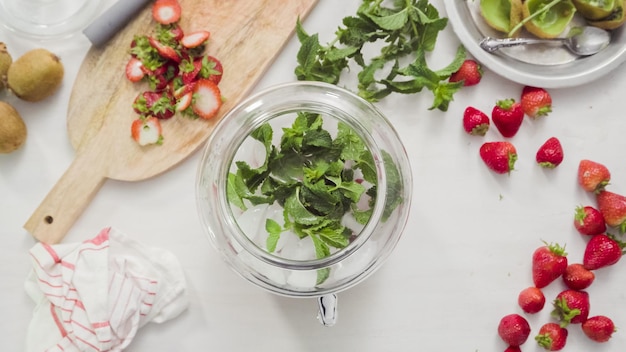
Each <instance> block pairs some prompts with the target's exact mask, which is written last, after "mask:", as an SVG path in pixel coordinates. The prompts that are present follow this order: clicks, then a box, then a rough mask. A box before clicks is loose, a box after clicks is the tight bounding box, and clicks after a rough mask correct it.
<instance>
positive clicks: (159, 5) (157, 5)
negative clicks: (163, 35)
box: [152, 0, 182, 24]
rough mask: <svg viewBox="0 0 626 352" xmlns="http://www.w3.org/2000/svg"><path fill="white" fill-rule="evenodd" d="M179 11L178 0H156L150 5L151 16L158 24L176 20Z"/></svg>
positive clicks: (178, 16)
mask: <svg viewBox="0 0 626 352" xmlns="http://www.w3.org/2000/svg"><path fill="white" fill-rule="evenodd" d="M181 12H182V10H181V7H180V4H179V3H178V0H156V1H155V2H154V5H152V18H154V20H155V21H157V22H159V23H160V24H172V23H175V22H178V20H180V16H181Z"/></svg>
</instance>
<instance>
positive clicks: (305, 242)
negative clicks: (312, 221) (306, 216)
mask: <svg viewBox="0 0 626 352" xmlns="http://www.w3.org/2000/svg"><path fill="white" fill-rule="evenodd" d="M283 236H293V237H295V238H296V240H295V241H291V240H290V241H287V242H286V243H285V244H284V246H283V248H282V250H281V251H280V254H281V257H283V258H285V259H291V260H313V259H315V258H316V257H315V246H314V245H313V240H311V238H310V237H309V236H307V237H304V238H302V239H298V236H297V235H296V234H295V233H292V232H289V231H287V232H283V233H282V234H281V237H283Z"/></svg>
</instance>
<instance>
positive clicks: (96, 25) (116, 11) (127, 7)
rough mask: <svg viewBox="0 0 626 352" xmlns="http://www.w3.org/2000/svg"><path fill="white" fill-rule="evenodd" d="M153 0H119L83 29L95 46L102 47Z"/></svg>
mask: <svg viewBox="0 0 626 352" xmlns="http://www.w3.org/2000/svg"><path fill="white" fill-rule="evenodd" d="M150 1H151V0H118V1H117V2H116V3H115V4H113V5H112V6H111V7H110V8H109V9H108V10H106V11H105V12H104V13H102V14H101V15H100V16H99V17H98V18H96V20H95V21H93V22H92V23H91V24H90V25H89V26H87V28H85V29H84V30H83V34H85V36H87V39H89V41H90V42H91V44H93V45H94V46H95V47H101V46H102V45H104V44H105V43H106V42H108V41H109V39H111V38H112V37H113V36H114V35H115V34H117V33H119V32H120V31H121V30H122V29H123V28H124V26H126V24H127V23H128V22H130V21H131V19H132V18H133V16H135V15H137V13H138V12H139V11H140V10H141V9H142V8H143V7H144V6H145V5H146V4H147V3H148V2H150Z"/></svg>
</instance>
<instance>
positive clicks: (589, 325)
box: [582, 315, 615, 342]
mask: <svg viewBox="0 0 626 352" xmlns="http://www.w3.org/2000/svg"><path fill="white" fill-rule="evenodd" d="M582 329H583V332H584V333H585V335H586V336H587V337H588V338H590V339H592V340H593V341H595V342H607V341H608V340H609V339H610V338H611V335H613V333H614V332H615V324H613V321H612V320H611V319H610V318H608V317H606V316H604V315H597V316H594V317H591V318H589V319H587V321H585V322H584V323H583V324H582Z"/></svg>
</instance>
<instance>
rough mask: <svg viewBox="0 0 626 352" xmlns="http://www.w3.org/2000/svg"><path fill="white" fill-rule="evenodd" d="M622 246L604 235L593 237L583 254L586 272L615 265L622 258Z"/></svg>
mask: <svg viewBox="0 0 626 352" xmlns="http://www.w3.org/2000/svg"><path fill="white" fill-rule="evenodd" d="M623 247H624V244H623V243H621V242H618V241H617V240H616V239H614V238H611V237H609V236H608V235H606V234H600V235H595V236H593V237H592V238H591V239H590V240H589V242H587V246H585V253H584V254H583V265H584V266H585V269H587V270H598V269H601V268H604V267H607V266H611V265H613V264H615V263H617V262H618V261H619V260H620V258H621V257H622V248H623Z"/></svg>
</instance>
